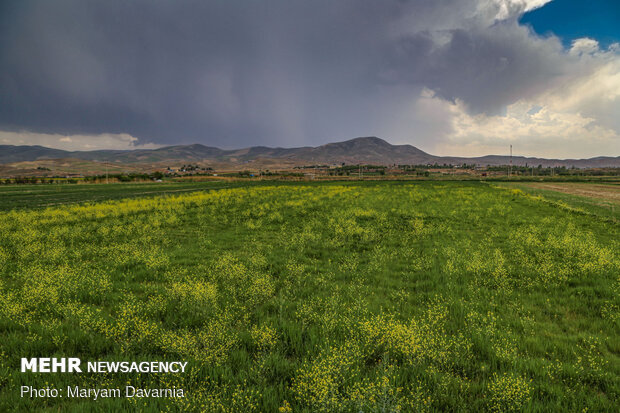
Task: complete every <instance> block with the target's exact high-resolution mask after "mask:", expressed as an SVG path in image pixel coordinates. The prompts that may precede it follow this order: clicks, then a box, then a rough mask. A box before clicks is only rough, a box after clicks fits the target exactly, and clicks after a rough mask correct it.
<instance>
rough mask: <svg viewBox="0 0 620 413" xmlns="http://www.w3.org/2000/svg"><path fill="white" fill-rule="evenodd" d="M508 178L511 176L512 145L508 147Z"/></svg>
mask: <svg viewBox="0 0 620 413" xmlns="http://www.w3.org/2000/svg"><path fill="white" fill-rule="evenodd" d="M508 176H512V145H510V167H509V168H508Z"/></svg>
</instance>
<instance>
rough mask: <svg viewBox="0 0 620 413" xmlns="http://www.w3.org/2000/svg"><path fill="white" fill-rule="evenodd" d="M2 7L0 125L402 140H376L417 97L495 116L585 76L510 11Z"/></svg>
mask: <svg viewBox="0 0 620 413" xmlns="http://www.w3.org/2000/svg"><path fill="white" fill-rule="evenodd" d="M534 3H540V2H536V1H535V2H534ZM0 7H2V9H1V10H0V16H2V17H0V19H1V20H0V129H3V130H13V131H15V130H28V131H31V132H40V133H58V134H91V135H94V134H123V133H126V134H129V135H131V136H135V137H137V138H138V139H139V140H140V142H142V143H144V142H153V143H159V144H173V143H193V142H201V143H205V144H209V145H217V146H223V147H239V146H246V145H256V144H265V145H284V146H292V145H308V144H320V143H325V142H327V141H333V140H337V139H348V138H351V137H354V136H358V135H370V134H377V135H382V136H383V137H385V138H390V139H393V140H399V141H403V140H404V138H403V137H398V136H385V133H389V132H391V131H395V130H399V128H402V127H406V123H407V121H406V118H407V116H406V113H405V114H404V113H403V110H402V108H403V105H405V106H406V105H409V106H408V107H411V110H412V111H415V110H419V109H420V105H416V104H415V99H416V97H417V96H419V94H420V91H421V90H422V89H423V88H430V89H432V90H434V91H435V92H436V95H437V96H438V97H440V98H442V99H446V100H449V101H455V100H459V101H462V102H464V104H465V106H466V107H467V108H468V110H469V111H470V112H471V113H488V114H495V113H501V111H502V108H505V107H506V106H507V105H509V104H511V103H513V102H514V101H516V100H518V99H523V98H528V97H530V96H533V95H536V94H539V93H540V92H541V91H542V90H545V89H548V88H550V87H555V85H558V84H561V83H562V82H565V81H567V79H571V78H574V77H576V76H583V75H584V74H585V73H588V72H591V71H593V70H595V68H596V67H597V63H596V61H594V60H592V59H590V61H589V63H583V60H584V59H581V58H580V57H576V56H570V55H569V54H568V53H566V52H565V51H564V50H562V46H561V44H560V42H559V41H558V40H557V39H554V38H540V37H538V36H536V35H534V34H533V33H532V32H531V31H529V29H527V28H524V27H521V26H519V25H518V23H517V21H516V18H517V17H518V16H519V15H520V13H522V11H523V10H525V8H526V7H528V5H527V4H526V2H519V1H491V2H489V1H484V2H478V1H474V0H466V1H457V0H439V1H432V2H429V1H423V0H417V1H385V0H361V1H354V0H345V1H338V2H334V1H328V0H317V1H289V0H286V1H285V0H282V1H275V0H274V1H272V0H266V1H261V2H254V1H252V2H249V1H248V2H240V1H238V2H237V1H235V2H232V1H224V0H221V1H215V0H214V1H208V2H204V1H178V2H177V1H158V2H153V1H134V2H126V1H106V2H101V1H88V0H80V1H78V0H75V1H69V0H67V1H56V2H47V1H21V2H13V3H7V2H5V3H3V6H0ZM424 111H428V108H427V107H426V106H425V107H423V108H422V110H421V112H418V113H413V112H412V113H411V122H412V126H413V127H415V128H417V130H418V132H419V134H418V135H419V136H420V137H421V138H420V139H422V140H423V141H422V142H411V143H413V144H418V145H420V146H422V147H427V148H428V147H429V146H430V145H432V143H433V140H434V139H437V136H439V135H437V134H445V133H446V131H447V130H449V129H450V128H449V127H446V125H442V124H440V121H439V120H438V122H427V121H425V119H428V118H432V116H427V115H428V113H427V115H425V113H426V112H424ZM396 112H397V113H398V115H394V113H396ZM441 113H443V112H441ZM416 119H417V120H418V122H417V123H416ZM390 121H395V122H398V123H399V124H400V125H401V126H400V127H399V128H394V127H391V126H390V125H389V123H390ZM403 125H405V126H403Z"/></svg>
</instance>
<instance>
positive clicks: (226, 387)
mask: <svg viewBox="0 0 620 413" xmlns="http://www.w3.org/2000/svg"><path fill="white" fill-rule="evenodd" d="M619 235H620V226H619V224H618V223H617V222H616V221H615V220H610V219H604V218H601V217H598V216H596V215H592V214H587V213H584V212H583V211H581V210H575V209H573V208H571V207H570V206H568V205H566V204H563V203H553V202H550V201H548V200H544V199H542V198H540V197H536V196H533V195H529V194H527V193H524V192H521V191H520V190H518V189H507V188H500V187H494V186H491V185H487V184H485V183H477V182H471V183H467V182H432V181H424V182H352V183H351V182H350V183H331V184H301V183H300V184H294V185H263V186H255V187H247V188H243V187H240V188H229V189H220V190H214V191H210V192H199V193H198V192H197V193H180V194H177V195H168V196H157V197H152V198H142V199H127V200H112V201H104V202H93V203H86V204H75V205H73V204H72V205H60V206H54V207H50V208H47V209H33V210H27V209H21V210H17V209H14V210H10V211H4V212H0V337H1V340H0V411H9V410H21V411H36V410H43V411H75V412H82V411H134V410H143V411H207V412H219V411H221V412H414V411H471V412H480V411H489V412H505V411H526V412H547V411H562V410H564V411H597V412H598V411H617V410H618V406H619V405H620V317H619V314H620V236H619ZM46 356H47V357H79V358H80V359H82V360H85V361H86V360H116V361H123V360H127V361H142V360H154V361H163V360H175V361H176V360H182V361H187V362H188V367H187V371H186V373H183V374H171V373H168V374H140V373H132V374H121V373H117V374H94V373H82V374H45V373H20V371H19V366H20V359H21V358H22V357H28V358H30V357H46ZM127 384H131V385H132V386H135V387H137V388H162V387H165V388H172V387H176V388H183V389H184V390H185V397H182V398H138V397H133V398H101V399H98V400H96V401H94V400H92V399H87V398H67V397H64V398H37V397H35V398H29V397H20V392H19V389H20V387H21V386H22V385H29V386H33V387H37V388H45V387H54V388H66V387H67V386H77V385H79V386H81V387H91V388H116V387H118V388H121V387H124V386H125V385H127Z"/></svg>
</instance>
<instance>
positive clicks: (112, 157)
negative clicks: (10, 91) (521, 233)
mask: <svg viewBox="0 0 620 413" xmlns="http://www.w3.org/2000/svg"><path fill="white" fill-rule="evenodd" d="M66 158H74V159H81V160H88V161H97V162H118V163H126V164H159V163H173V162H177V163H178V162H186V163H187V162H218V163H230V164H242V163H248V162H252V161H256V160H259V159H268V160H280V161H283V162H286V163H287V164H295V165H304V164H305V165H310V164H340V163H343V162H344V163H346V164H358V163H362V164H375V165H392V164H409V165H419V164H435V163H436V164H439V165H442V164H453V165H460V164H464V163H466V164H469V165H472V164H475V165H478V166H497V165H507V164H508V163H509V161H510V158H509V157H508V156H501V155H487V156H481V157H475V158H466V157H454V156H434V155H430V154H428V153H426V152H424V151H422V150H420V149H418V148H416V147H415V146H412V145H392V144H390V143H388V142H386V141H384V140H383V139H380V138H377V137H374V136H371V137H362V138H355V139H350V140H348V141H344V142H334V143H328V144H326V145H321V146H317V147H309V146H306V147H300V148H270V147H266V146H252V147H249V148H244V149H233V150H224V149H219V148H215V147H210V146H205V145H201V144H193V145H175V146H166V147H163V148H158V149H133V150H97V151H64V150H60V149H52V148H46V147H43V146H14V145H0V164H8V163H16V162H31V161H40V160H47V159H66ZM512 163H513V165H518V166H524V165H526V164H527V165H529V166H538V165H542V166H543V167H547V166H565V167H576V168H602V167H620V156H618V157H608V156H599V157H595V158H589V159H544V158H528V157H523V156H513V158H512Z"/></svg>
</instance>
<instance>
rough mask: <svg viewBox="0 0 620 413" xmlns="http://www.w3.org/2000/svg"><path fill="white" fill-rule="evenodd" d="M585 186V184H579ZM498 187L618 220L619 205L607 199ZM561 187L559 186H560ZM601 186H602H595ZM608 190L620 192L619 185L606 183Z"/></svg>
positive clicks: (519, 186) (512, 185)
mask: <svg viewBox="0 0 620 413" xmlns="http://www.w3.org/2000/svg"><path fill="white" fill-rule="evenodd" d="M580 184H582V185H584V186H587V185H588V184H587V183H585V182H584V183H580ZM496 185H497V186H499V187H504V188H514V189H520V190H522V191H524V192H526V193H528V194H531V195H533V196H536V197H541V198H543V199H544V200H546V201H547V202H549V203H551V204H555V205H557V206H564V207H568V208H573V209H575V210H576V211H580V212H582V213H585V214H589V215H594V216H596V217H599V218H603V219H608V220H612V221H618V219H620V204H618V202H613V201H611V200H609V199H605V198H598V197H592V196H581V195H576V194H570V193H564V192H559V191H554V190H550V189H544V188H537V187H535V186H534V187H533V186H529V185H527V184H522V183H516V182H502V183H497V184H496ZM560 185H561V184H560ZM597 185H602V184H600V183H599V184H597ZM606 185H607V186H608V187H609V188H615V189H616V190H617V191H619V192H620V184H618V183H607V184H606Z"/></svg>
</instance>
